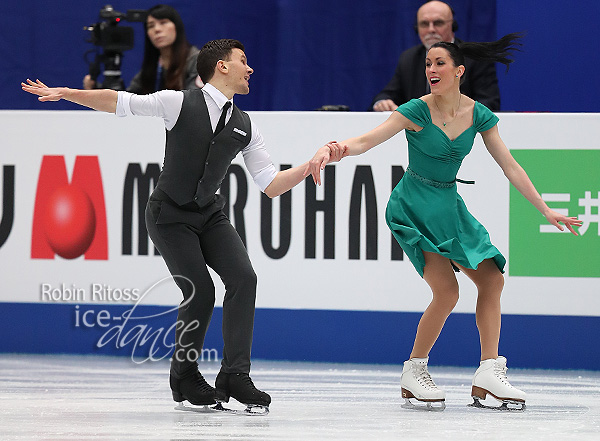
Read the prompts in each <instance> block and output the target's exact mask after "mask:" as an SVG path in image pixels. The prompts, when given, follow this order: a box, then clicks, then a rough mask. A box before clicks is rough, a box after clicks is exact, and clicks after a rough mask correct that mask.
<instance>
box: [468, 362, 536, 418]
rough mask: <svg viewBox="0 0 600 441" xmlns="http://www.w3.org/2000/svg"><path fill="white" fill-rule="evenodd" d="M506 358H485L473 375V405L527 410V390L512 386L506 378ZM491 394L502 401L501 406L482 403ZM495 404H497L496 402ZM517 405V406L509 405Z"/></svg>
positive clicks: (498, 408)
mask: <svg viewBox="0 0 600 441" xmlns="http://www.w3.org/2000/svg"><path fill="white" fill-rule="evenodd" d="M506 370H507V368H506V358H504V357H498V358H497V359H493V358H490V359H488V360H483V361H482V362H481V363H480V365H479V368H478V369H477V371H476V372H475V375H474V376H473V387H472V388H471V396H472V397H473V403H472V404H469V406H472V407H481V408H489V409H497V410H525V398H526V395H525V392H523V391H522V390H519V389H517V388H516V387H514V386H512V385H511V384H510V383H509V382H508V379H507V378H506ZM488 394H489V395H491V396H492V397H494V398H495V399H496V400H498V401H499V402H501V403H502V404H501V405H500V406H494V405H488V404H483V403H481V401H482V400H485V398H486V396H487V395H488ZM495 404H497V403H496V402H495ZM509 405H511V406H517V407H509Z"/></svg>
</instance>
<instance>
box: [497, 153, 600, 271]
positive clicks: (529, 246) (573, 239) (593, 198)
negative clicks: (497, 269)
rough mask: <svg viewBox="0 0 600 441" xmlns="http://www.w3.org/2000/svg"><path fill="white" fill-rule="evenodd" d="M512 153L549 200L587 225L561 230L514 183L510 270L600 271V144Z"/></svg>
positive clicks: (548, 202) (561, 211)
mask: <svg viewBox="0 0 600 441" xmlns="http://www.w3.org/2000/svg"><path fill="white" fill-rule="evenodd" d="M511 153H512V155H513V156H514V157H515V159H516V160H517V162H518V163H519V164H521V166H522V167H523V168H524V169H525V171H526V172H527V174H528V175H529V177H530V178H531V181H532V182H533V183H534V185H535V187H536V188H537V190H538V192H539V193H540V194H541V195H542V198H543V199H544V201H546V203H547V204H548V206H549V207H550V208H552V209H553V210H555V211H558V212H560V213H562V214H565V215H568V216H577V217H578V218H579V219H580V220H582V221H583V225H582V226H581V227H579V228H575V230H576V231H578V233H579V236H574V235H573V234H571V233H570V232H567V233H564V232H563V233H561V232H560V231H559V230H558V229H557V228H556V227H554V226H553V225H551V224H550V223H548V221H547V220H546V218H545V217H544V216H542V215H541V214H540V212H539V211H538V210H537V209H536V208H535V207H534V206H533V205H531V203H529V201H527V199H525V198H524V197H523V196H522V195H521V194H520V193H519V192H518V191H517V189H515V188H514V187H513V186H512V185H511V187H510V231H509V274H510V275H511V276H539V277H600V150H513V151H512V152H511ZM565 231H568V230H567V229H566V228H565Z"/></svg>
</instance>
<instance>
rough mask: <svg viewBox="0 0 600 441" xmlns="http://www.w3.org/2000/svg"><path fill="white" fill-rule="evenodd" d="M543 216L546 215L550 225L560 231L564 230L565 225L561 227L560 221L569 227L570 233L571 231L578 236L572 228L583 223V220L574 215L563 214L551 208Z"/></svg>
mask: <svg viewBox="0 0 600 441" xmlns="http://www.w3.org/2000/svg"><path fill="white" fill-rule="evenodd" d="M545 216H546V219H547V220H548V222H550V223H551V224H552V225H554V226H555V227H556V228H558V229H559V230H560V231H564V230H565V227H563V226H562V225H561V223H562V224H564V225H565V226H566V227H567V228H568V229H569V231H570V232H571V233H573V234H574V235H575V236H579V234H577V233H576V232H575V230H573V226H576V227H580V226H581V225H582V224H583V221H580V220H579V219H577V218H576V217H568V216H564V215H562V214H559V213H557V212H556V211H552V210H549V211H548V213H546V214H545ZM559 222H560V223H559Z"/></svg>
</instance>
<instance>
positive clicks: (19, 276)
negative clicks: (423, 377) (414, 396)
mask: <svg viewBox="0 0 600 441" xmlns="http://www.w3.org/2000/svg"><path fill="white" fill-rule="evenodd" d="M0 116H1V118H0V133H1V135H0V136H1V137H2V146H3V149H2V156H1V158H0V172H1V173H2V179H0V184H2V189H3V193H2V195H3V210H2V224H1V225H0V256H1V259H2V285H1V288H0V302H1V304H0V320H1V322H2V325H1V326H2V336H3V338H2V341H1V342H0V351H3V352H35V353H39V352H43V353H46V352H67V353H88V352H89V353H96V352H100V353H108V354H112V355H114V354H120V355H128V354H131V348H130V347H128V346H127V345H125V346H124V347H122V348H116V347H115V348H111V346H110V344H108V345H105V346H104V347H102V348H98V339H100V338H101V337H102V335H104V333H106V332H107V331H108V330H110V329H112V327H114V326H117V325H118V324H119V323H122V322H123V319H122V318H121V319H120V320H121V322H119V317H122V314H123V312H125V311H128V310H131V309H132V308H134V307H135V308H137V310H138V311H142V310H143V308H151V309H152V308H157V309H156V310H155V311H156V314H159V315H160V317H163V316H164V317H171V318H169V319H168V320H167V321H165V322H164V323H163V324H161V325H160V326H158V325H147V326H146V327H145V331H148V332H150V330H151V329H154V330H158V329H159V328H161V327H162V328H164V329H165V332H166V330H167V329H168V328H169V326H170V324H169V321H173V317H174V315H172V316H168V314H166V312H167V311H169V310H172V309H173V308H174V307H175V306H176V305H177V304H178V303H179V301H180V294H179V292H178V290H177V288H176V286H175V285H174V283H173V282H172V281H170V280H169V278H168V272H167V270H166V267H165V265H164V263H163V261H162V259H161V257H160V256H158V255H154V253H153V249H152V247H151V246H150V244H149V242H148V240H147V238H146V237H145V233H144V232H143V231H142V234H141V235H140V234H139V231H138V227H137V226H138V224H139V220H140V218H139V214H140V213H139V207H140V206H142V207H143V199H144V194H143V193H144V191H145V190H144V186H146V187H148V186H149V185H152V181H150V180H149V176H150V175H151V171H152V170H158V169H159V167H160V164H162V154H163V151H164V129H163V127H162V123H161V121H160V120H159V119H155V118H116V117H114V116H112V115H106V114H100V113H95V112H91V111H81V112H52V111H48V112H0ZM251 116H252V118H253V121H254V123H255V124H257V125H258V127H259V128H260V130H261V132H262V133H263V136H264V138H265V140H266V143H267V147H268V150H269V153H270V154H271V157H272V159H273V162H274V163H275V164H276V166H277V167H280V166H281V167H287V166H289V165H291V166H297V165H300V164H302V163H303V162H304V161H306V160H307V159H309V158H310V157H311V156H312V154H313V152H314V151H315V150H316V148H318V146H319V145H322V144H323V143H324V142H326V141H329V140H332V139H337V140H342V139H344V138H347V137H350V136H353V135H357V134H360V133H362V132H364V131H366V130H369V129H370V128H372V127H374V126H376V125H377V124H379V123H381V122H382V121H384V120H385V119H386V118H387V115H384V114H368V113H327V112H324V113H322V112H254V113H251ZM499 116H500V124H499V128H500V133H501V135H502V137H503V139H504V141H505V142H506V144H507V145H508V146H509V148H511V149H512V150H513V151H514V152H515V156H516V157H519V155H523V152H525V151H527V154H525V155H524V156H523V161H525V162H526V163H527V164H526V169H527V170H528V171H529V172H530V174H531V175H532V178H534V183H535V184H536V185H537V186H538V190H539V191H540V193H543V194H544V195H545V196H544V197H545V198H546V199H547V201H548V203H549V205H551V206H552V207H553V208H556V209H560V210H563V211H565V212H568V213H569V214H570V215H579V216H584V217H585V219H586V229H585V234H582V235H581V236H580V237H574V236H570V235H568V234H556V233H552V232H549V231H548V232H546V231H547V226H546V225H543V223H544V219H543V218H542V217H541V216H540V215H538V214H536V213H535V210H534V212H533V213H532V212H530V211H528V210H529V208H528V207H526V205H525V207H523V204H522V201H520V200H519V199H518V198H519V197H521V196H519V195H518V194H513V192H512V191H511V190H510V186H509V184H508V183H507V181H506V179H505V177H504V176H503V174H502V171H501V170H500V169H499V167H498V166H497V165H496V164H495V163H494V161H493V160H492V159H491V157H490V156H489V154H488V153H487V151H486V149H485V146H484V145H483V143H482V141H481V138H480V137H478V138H477V139H476V143H475V145H474V147H473V151H472V153H471V154H470V155H469V156H468V157H467V159H466V160H465V162H464V164H463V167H462V168H461V171H460V173H459V177H460V178H462V179H472V180H475V181H476V184H475V185H460V187H459V192H460V193H461V195H462V197H463V199H464V200H465V202H466V204H467V206H468V207H469V209H470V211H471V212H472V213H473V214H474V215H475V216H476V217H477V218H478V219H479V220H480V221H481V222H482V223H483V224H484V225H485V226H486V228H487V230H488V231H489V233H490V236H491V239H492V242H493V243H494V244H495V245H496V246H497V247H498V248H499V249H500V251H501V252H502V253H503V254H504V255H505V256H506V258H507V261H508V265H507V268H506V270H507V271H506V274H505V275H506V286H505V292H504V294H503V311H504V314H505V316H504V323H503V335H502V342H501V344H502V347H503V348H505V350H504V352H505V353H507V354H509V355H510V356H511V363H514V364H516V365H518V366H522V367H542V368H546V367H547V368H562V367H573V368H586V369H600V359H599V357H600V355H599V352H600V351H597V350H590V349H593V348H589V347H588V348H587V350H586V349H585V348H581V347H580V346H579V345H580V344H581V343H580V342H589V336H590V335H597V334H598V331H600V324H599V320H600V300H599V295H600V274H598V271H600V264H599V263H600V251H599V250H600V246H599V243H598V240H599V238H600V232H599V230H598V229H599V228H600V227H599V220H600V219H599V217H598V208H597V204H598V200H599V199H600V196H599V193H600V177H599V175H598V174H597V173H594V172H593V170H599V169H600V159H598V158H600V154H599V152H600V141H599V140H598V137H597V135H596V132H597V127H599V126H600V115H598V114H499ZM561 127H569V130H558V128H561ZM548 151H551V152H552V151H553V152H555V154H554V155H550V156H552V157H551V158H546V156H547V152H548ZM582 152H583V153H582ZM240 156H241V155H240ZM557 158H558V159H557ZM48 161H54V162H55V163H57V164H59V165H60V164H62V167H63V168H64V170H65V171H66V176H67V177H66V178H65V177H61V176H59V175H60V173H58V174H57V172H56V171H55V169H52V170H51V169H50V168H48V166H47V163H48ZM85 161H87V163H88V164H92V165H93V164H94V163H95V164H97V171H98V172H99V176H100V179H99V180H98V182H99V183H100V188H101V189H102V192H101V196H102V198H101V199H102V202H103V206H101V207H100V208H99V206H97V205H94V211H93V213H94V216H95V217H96V231H95V236H94V238H93V242H92V243H93V245H90V247H89V248H87V249H86V250H85V253H84V255H81V256H80V257H76V258H73V259H64V258H62V257H59V256H58V255H54V251H55V250H54V249H53V248H52V246H50V245H49V242H50V240H49V239H48V235H50V236H52V234H53V231H52V230H50V232H48V230H47V226H46V223H44V216H45V214H44V213H41V214H38V215H37V217H36V206H41V205H40V204H41V203H40V200H41V199H43V197H42V196H40V194H41V193H40V192H43V191H42V190H40V189H41V188H46V189H47V188H48V185H50V186H51V187H52V186H53V185H55V186H56V187H57V188H58V184H57V183H56V182H58V181H60V183H63V184H64V183H65V182H64V181H65V179H66V180H67V181H68V182H70V183H71V185H73V186H76V187H77V186H79V187H81V186H82V182H88V183H89V181H94V179H95V178H94V177H93V175H92V174H90V170H92V171H93V170H94V167H91V168H89V167H88V168H87V169H86V168H85V167H84V166H82V165H81V164H82V163H83V162H85ZM557 161H558V163H557ZM596 161H598V162H597V164H598V165H597V166H596ZM234 165H235V167H233V168H232V169H231V175H230V177H229V179H228V180H227V182H228V183H229V185H228V187H227V188H226V191H227V194H228V195H229V200H230V206H229V213H230V217H231V219H232V223H233V224H234V225H235V226H236V228H237V229H238V231H239V232H240V234H241V235H242V237H243V238H244V240H245V242H246V245H247V247H248V251H249V254H250V258H251V259H252V262H253V265H254V268H255V270H256V272H257V274H258V280H259V285H258V295H257V307H258V309H257V314H256V322H255V326H256V333H255V339H254V349H253V351H254V352H253V354H254V356H255V357H259V358H266V359H290V360H310V361H344V362H353V361H356V362H376V363H398V362H402V361H403V359H404V358H405V357H406V355H407V353H408V352H409V351H410V345H411V344H412V339H413V337H414V331H415V327H416V323H417V321H418V318H419V317H420V314H421V312H422V311H423V310H424V309H425V308H426V306H427V304H428V303H429V300H430V294H429V290H428V288H427V286H426V284H425V283H424V282H423V280H422V279H421V278H420V277H419V276H418V274H417V273H416V272H415V270H414V268H413V267H412V265H411V263H410V262H409V261H408V260H407V259H405V258H404V256H403V255H402V253H399V252H398V248H394V245H393V244H392V238H391V235H390V233H389V230H388V229H387V226H386V225H385V221H384V212H385V205H386V202H387V198H388V197H389V193H390V191H391V189H392V187H393V184H394V182H396V181H397V180H398V179H399V176H401V174H402V173H403V171H404V170H405V168H406V165H407V151H406V141H405V138H404V135H403V134H400V135H398V136H396V137H394V138H393V139H392V140H390V141H387V142H386V143H384V144H383V145H381V146H379V147H377V148H376V149H374V150H373V151H371V152H368V153H367V154H365V155H363V156H361V157H358V158H347V159H344V161H343V162H342V163H341V164H337V165H335V166H330V167H329V168H328V169H327V170H326V173H325V175H324V182H325V183H324V185H323V186H322V187H320V188H316V189H315V188H314V185H313V184H311V183H310V182H305V183H301V184H300V185H298V186H297V187H296V188H294V189H293V190H292V191H291V192H290V196H287V197H288V199H283V198H280V199H276V200H273V201H268V200H267V201H265V200H262V198H261V194H260V192H259V190H258V188H257V187H256V186H255V185H254V184H253V182H252V179H251V177H250V176H249V174H248V173H247V171H246V170H245V168H244V167H243V160H242V159H241V157H238V158H236V161H235V162H234ZM55 168H56V167H55ZM59 168H60V167H59ZM588 170H592V172H589V171H588ZM135 173H138V174H137V175H136V176H137V177H138V178H139V179H137V180H131V176H134V175H135ZM144 173H146V175H144ZM546 173H547V174H548V175H550V176H551V177H552V178H551V179H547V180H544V179H545V178H544V176H545V175H546ZM42 175H44V176H46V178H45V179H46V180H45V181H44V180H43V179H42ZM76 175H77V176H78V177H76ZM48 176H50V178H49V179H50V180H49V181H48V178H47V177H48ZM144 179H146V180H145V181H144ZM40 181H42V184H40ZM55 181H56V182H55ZM98 182H96V184H98ZM538 183H539V184H538ZM576 184H577V185H576ZM86 185H87V184H86ZM51 190H52V188H51ZM147 190H148V189H146V191H147ZM83 191H84V192H88V196H89V198H90V200H93V203H94V204H96V202H95V201H96V199H98V194H99V193H98V192H97V191H96V190H89V189H87V188H84V189H83ZM94 191H95V192H96V193H94V194H91V193H93V192H94ZM514 193H516V192H514ZM588 193H589V195H588ZM269 202H270V203H269ZM38 208H39V207H38ZM40 212H41V211H40ZM40 219H41V220H40ZM104 219H105V225H106V232H105V233H103V232H102V231H100V230H98V228H101V225H102V223H103V220H104ZM545 228H546V230H545ZM44 234H45V236H44ZM101 236H102V237H101ZM102 242H104V250H102V246H101V245H102ZM98 244H100V246H98ZM93 247H95V248H94V253H92V251H91V250H92V248H93ZM542 247H543V248H542ZM538 248H539V249H543V250H544V251H543V252H539V251H537V250H538ZM98 250H99V251H98ZM103 253H104V254H103ZM513 257H514V262H515V268H514V270H511V261H512V259H513ZM532 260H535V262H536V265H528V262H529V261H532ZM548 267H550V268H552V271H551V274H552V275H551V276H549V275H540V271H543V270H544V269H545V268H548ZM458 277H459V282H460V284H461V299H460V301H459V303H458V305H457V307H456V310H455V311H456V313H455V314H453V315H452V316H451V318H450V320H449V321H448V325H447V326H446V328H445V329H444V332H443V334H442V337H441V339H442V340H441V341H440V342H439V344H438V345H436V347H435V348H434V352H433V353H432V357H433V356H435V357H436V358H437V361H436V364H452V365H463V364H465V363H466V364H471V359H476V358H477V357H478V354H477V348H478V341H477V333H476V328H475V325H474V315H473V313H474V307H475V306H474V304H475V298H476V291H475V289H474V287H473V286H472V284H470V283H469V281H468V280H467V279H466V278H465V277H464V275H462V274H460V275H459V276H458ZM214 279H215V287H216V292H217V309H216V311H215V317H214V320H213V323H212V325H211V328H210V331H209V332H210V333H211V334H209V337H207V342H206V347H207V348H214V349H215V351H217V353H219V354H220V352H221V349H222V348H221V343H220V337H219V336H218V334H219V333H220V324H219V320H220V311H221V310H220V308H219V307H220V306H221V305H222V298H223V288H222V284H221V282H220V280H219V278H218V276H215V278H214ZM89 310H94V312H93V313H88V314H87V315H85V312H87V311H89ZM152 310H154V309H152ZM100 311H102V312H101V313H100V314H98V313H99V312H100ZM171 314H173V313H172V312H171ZM84 315H85V317H84ZM144 316H145V315H144ZM76 320H79V322H77V321H76ZM86 320H87V321H86ZM94 320H95V321H94ZM159 320H160V319H159ZM141 323H144V322H143V321H141V320H138V321H137V322H133V321H129V322H128V324H127V325H128V326H129V328H127V329H125V328H123V329H122V333H121V337H125V336H127V337H128V338H129V339H133V338H134V337H135V332H136V330H140V329H141V328H142V325H141ZM87 324H90V325H92V324H93V326H87ZM77 325H78V326H77ZM136 325H137V326H138V327H137V328H136ZM127 331H129V334H127ZM113 332H115V333H116V332H117V330H115V331H113ZM140 332H141V331H140ZM157 333H158V331H157ZM8 335H11V337H8ZM125 340H127V338H125ZM167 341H168V339H167ZM111 343H114V340H112V341H111ZM167 346H168V344H167ZM554 349H558V350H559V353H560V354H561V356H560V357H557V356H556V352H555V351H554ZM141 350H142V351H143V350H144V349H143V348H141ZM515 355H517V356H516V357H515ZM466 359H468V361H461V360H466ZM563 360H568V361H564V362H563ZM562 364H565V366H563V365H562Z"/></svg>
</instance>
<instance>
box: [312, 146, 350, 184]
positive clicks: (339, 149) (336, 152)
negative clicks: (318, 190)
mask: <svg viewBox="0 0 600 441" xmlns="http://www.w3.org/2000/svg"><path fill="white" fill-rule="evenodd" d="M344 156H348V146H342V145H341V144H339V143H338V142H337V141H331V142H328V143H327V144H325V145H324V146H323V147H321V148H320V149H319V150H317V153H315V156H313V158H312V159H311V160H310V161H309V162H308V165H307V166H306V169H305V170H304V176H307V175H308V174H309V173H310V174H312V177H313V181H314V182H315V184H318V185H321V170H323V169H324V168H325V166H326V165H327V164H329V163H331V162H337V161H340V160H341V159H342V158H343V157H344Z"/></svg>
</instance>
